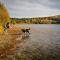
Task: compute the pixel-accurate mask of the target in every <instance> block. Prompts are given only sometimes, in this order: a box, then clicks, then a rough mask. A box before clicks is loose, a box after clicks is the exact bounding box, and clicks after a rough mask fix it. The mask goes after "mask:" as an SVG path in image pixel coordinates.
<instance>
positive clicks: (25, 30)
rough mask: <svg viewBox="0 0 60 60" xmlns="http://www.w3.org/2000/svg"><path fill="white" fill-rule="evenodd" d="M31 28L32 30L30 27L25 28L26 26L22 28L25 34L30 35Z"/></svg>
mask: <svg viewBox="0 0 60 60" xmlns="http://www.w3.org/2000/svg"><path fill="white" fill-rule="evenodd" d="M29 30H30V28H28V29H25V28H23V29H21V31H22V33H23V34H24V36H29V34H30V32H29Z"/></svg>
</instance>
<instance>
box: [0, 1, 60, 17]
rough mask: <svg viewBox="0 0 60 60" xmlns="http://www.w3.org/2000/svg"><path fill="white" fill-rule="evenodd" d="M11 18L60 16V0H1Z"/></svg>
mask: <svg viewBox="0 0 60 60" xmlns="http://www.w3.org/2000/svg"><path fill="white" fill-rule="evenodd" d="M0 1H1V2H3V3H4V4H5V6H6V7H7V9H8V11H9V14H10V16H11V17H34V16H49V15H56V14H60V13H59V12H60V7H59V6H58V5H59V0H57V1H56V0H0Z"/></svg>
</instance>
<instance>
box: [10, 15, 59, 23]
mask: <svg viewBox="0 0 60 60" xmlns="http://www.w3.org/2000/svg"><path fill="white" fill-rule="evenodd" d="M11 21H12V22H16V23H21V24H22V23H24V24H60V15H56V16H49V17H34V18H11Z"/></svg>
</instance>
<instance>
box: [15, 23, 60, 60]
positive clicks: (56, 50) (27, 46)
mask: <svg viewBox="0 0 60 60" xmlns="http://www.w3.org/2000/svg"><path fill="white" fill-rule="evenodd" d="M16 26H17V27H23V28H28V27H30V28H31V30H30V36H29V37H24V38H22V39H21V40H20V37H18V38H17V49H16V55H15V59H16V60H60V25H45V24H43V25H42V24H41V25H39V24H38V25H35V24H31V25H28V24H26V25H16Z"/></svg>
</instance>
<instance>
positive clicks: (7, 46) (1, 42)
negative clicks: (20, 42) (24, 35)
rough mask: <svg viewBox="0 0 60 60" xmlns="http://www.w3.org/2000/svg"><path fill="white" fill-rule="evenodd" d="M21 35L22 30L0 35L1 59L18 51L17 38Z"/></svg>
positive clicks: (12, 30) (13, 30) (9, 31)
mask: <svg viewBox="0 0 60 60" xmlns="http://www.w3.org/2000/svg"><path fill="white" fill-rule="evenodd" d="M18 35H21V33H20V29H19V28H15V29H9V30H8V32H4V33H0V57H4V56H7V54H11V53H12V52H13V51H14V50H15V49H16V38H17V37H18Z"/></svg>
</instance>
